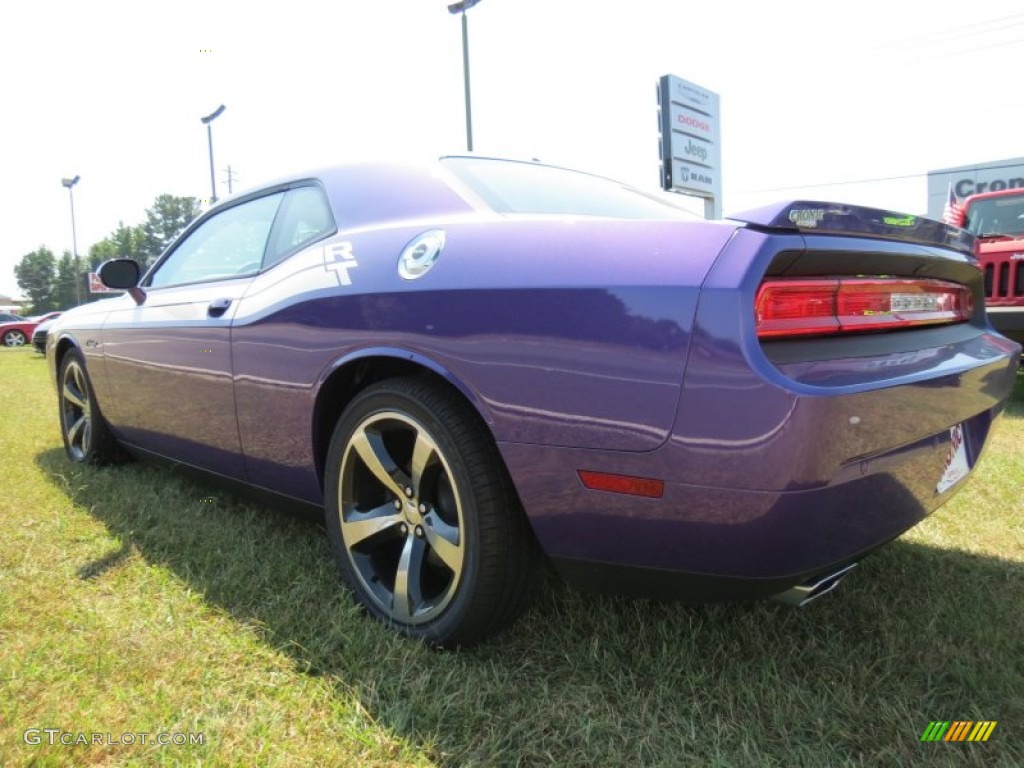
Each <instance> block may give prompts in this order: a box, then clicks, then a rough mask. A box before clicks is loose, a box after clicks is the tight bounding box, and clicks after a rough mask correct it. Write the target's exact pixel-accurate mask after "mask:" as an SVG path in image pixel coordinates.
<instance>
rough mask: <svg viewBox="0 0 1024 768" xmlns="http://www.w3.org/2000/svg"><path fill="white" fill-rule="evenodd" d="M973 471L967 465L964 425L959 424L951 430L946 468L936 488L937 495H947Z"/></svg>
mask: <svg viewBox="0 0 1024 768" xmlns="http://www.w3.org/2000/svg"><path fill="white" fill-rule="evenodd" d="M970 471H971V466H970V464H968V463H967V447H966V446H965V445H964V425H963V424H957V425H956V426H955V427H951V428H950V430H949V451H948V452H947V453H946V468H945V470H944V471H943V473H942V477H941V478H939V484H938V485H937V486H935V491H936V493H945V492H946V491H948V490H949V489H950V488H952V487H953V486H954V485H956V484H957V483H959V482H960V481H961V480H963V479H964V478H965V477H967V473H968V472H970Z"/></svg>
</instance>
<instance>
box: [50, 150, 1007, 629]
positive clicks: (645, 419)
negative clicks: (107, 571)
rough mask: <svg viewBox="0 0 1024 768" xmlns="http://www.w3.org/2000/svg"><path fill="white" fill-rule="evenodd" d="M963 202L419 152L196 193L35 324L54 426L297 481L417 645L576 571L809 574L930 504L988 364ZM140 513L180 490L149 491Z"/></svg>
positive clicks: (75, 455)
mask: <svg viewBox="0 0 1024 768" xmlns="http://www.w3.org/2000/svg"><path fill="white" fill-rule="evenodd" d="M973 249H974V238H973V237H972V236H971V235H970V234H969V233H967V232H964V231H963V230H961V229H959V228H956V227H949V226H947V225H945V224H942V223H940V222H935V221H930V220H928V219H922V218H917V217H913V216H905V215H899V214H892V213H890V212H888V211H881V210H875V209H870V208H863V207H856V206H846V205H840V204H835V203H821V202H808V201H791V202H787V203H781V204H778V205H775V206H769V207H766V208H762V209H759V210H756V211H751V212H747V213H744V214H738V215H737V216H735V217H733V218H732V220H727V221H717V222H708V221H703V220H698V219H695V218H694V217H692V216H690V215H689V214H686V213H684V212H682V211H680V210H679V209H678V208H676V207H674V206H672V205H670V204H668V203H666V202H663V201H661V200H659V199H656V198H653V197H651V196H649V195H647V194H644V193H641V192H639V191H637V190H634V189H631V188H629V187H626V186H624V185H621V184H618V183H616V182H612V181H609V180H607V179H602V178H599V177H595V176H591V175H588V174H584V173H578V172H575V171H570V170H566V169H562V168H555V167H551V166H544V165H540V164H537V163H519V162H512V161H502V160H493V159H485V158H477V157H447V158H442V159H441V160H440V161H438V162H435V163H432V164H428V165H426V166H417V165H404V164H392V163H363V164H358V165H353V166H346V167H340V168H333V169H327V170H323V171H317V172H313V173H310V174H305V175H298V176H295V177H293V178H289V179H286V180H283V181H281V182H279V183H276V184H272V185H268V186H265V187H262V188H260V189H258V190H255V191H253V192H250V193H248V194H245V195H242V196H238V197H235V198H233V199H229V200H225V201H221V202H220V203H219V204H217V205H215V206H214V207H213V208H211V209H210V210H209V211H208V212H206V213H205V214H204V215H202V216H201V217H199V218H198V219H197V220H196V221H195V222H193V223H192V224H191V225H190V226H189V228H188V229H187V230H186V231H185V232H184V233H183V234H182V235H181V236H180V237H179V238H178V239H177V240H176V241H175V242H174V243H173V244H172V245H171V246H170V247H169V248H168V249H167V250H166V252H165V253H164V254H163V255H162V256H161V257H160V259H159V260H158V261H157V262H156V263H155V264H154V265H153V266H152V267H151V268H150V269H149V270H148V271H147V272H146V273H145V274H144V275H143V274H142V270H141V268H140V267H139V265H138V264H136V263H135V262H133V261H129V260H115V261H111V262H107V263H106V264H104V265H103V266H102V267H101V269H100V275H101V278H102V279H103V281H104V282H105V284H106V285H107V286H108V287H110V288H115V289H119V290H126V291H128V293H127V294H125V295H123V296H120V297H117V298H113V299H108V300H104V301H101V302H96V303H93V304H89V305H86V306H83V307H79V308H77V309H74V310H71V311H69V312H67V313H66V314H65V315H64V316H62V317H61V318H60V319H58V320H57V321H56V322H55V323H54V324H53V325H52V326H51V328H50V330H49V333H48V335H47V339H46V346H47V357H48V361H49V365H50V368H51V370H52V375H53V379H54V381H55V382H56V386H57V392H58V416H59V419H60V426H61V432H62V435H63V439H64V444H65V448H66V450H67V453H68V456H69V457H70V458H71V459H72V460H73V461H78V462H103V461H108V460H110V459H112V458H114V457H115V456H116V455H117V453H118V451H119V450H121V449H127V450H128V451H129V452H131V453H132V454H134V455H137V456H148V457H153V458H157V459H160V460H164V461H171V462H175V463H178V464H185V465H189V466H191V467H193V468H197V469H200V470H202V471H204V472H206V473H209V474H212V475H216V476H218V477H219V478H221V479H222V480H224V479H227V480H230V481H233V482H236V483H238V484H240V485H243V486H250V487H257V488H260V489H262V490H263V491H265V492H270V493H272V494H276V495H277V496H278V497H280V498H283V499H288V500H291V501H293V502H296V501H297V502H301V503H304V504H307V505H311V506H312V507H314V508H316V509H322V510H323V511H324V513H325V516H326V517H325V520H326V524H327V528H328V532H329V536H330V540H331V544H332V547H333V551H334V555H335V558H336V560H337V564H338V567H339V570H340V574H341V577H342V580H343V581H344V583H345V584H347V585H348V586H349V587H350V588H351V590H352V591H353V593H354V595H355V597H356V599H357V600H358V601H359V602H360V603H361V604H362V605H363V606H364V607H365V608H366V610H367V611H368V612H369V613H371V614H372V615H374V616H376V617H378V618H380V619H381V620H383V621H385V622H386V623H388V624H389V625H390V626H392V627H394V628H396V629H397V630H399V631H401V632H403V633H406V634H408V635H410V636H413V637H417V638H420V639H422V640H424V641H426V642H428V643H431V644H435V645H441V646H457V645H466V644H469V643H472V642H475V641H477V640H479V639H481V638H483V637H486V636H488V635H490V634H492V633H494V632H496V631H497V630H499V629H500V628H501V627H503V626H505V625H506V624H508V623H509V622H510V621H511V620H512V619H513V618H514V616H515V615H516V613H517V612H518V610H519V608H520V606H521V605H522V604H523V601H524V598H525V596H526V594H527V585H528V583H529V581H530V574H531V572H532V571H533V566H534V563H535V555H536V554H537V553H538V552H540V553H542V554H543V555H544V556H546V557H547V558H548V559H549V560H550V561H551V562H552V563H553V564H554V565H555V566H556V567H557V568H558V570H559V571H560V572H561V573H562V574H563V575H564V576H565V577H566V578H567V579H568V580H570V581H571V582H573V583H575V584H579V585H582V586H586V587H591V588H597V589H603V590H610V591H615V592H622V593H627V594H639V595H654V596H661V597H676V598H681V599H685V600H689V601H706V600H722V599H738V598H749V597H758V596H778V597H780V598H782V599H785V600H787V601H790V602H796V603H799V602H803V601H806V600H808V599H812V598H814V597H816V596H817V595H819V594H822V593H824V592H826V591H828V590H829V589H831V587H833V586H834V585H835V584H836V583H837V582H838V580H839V579H840V578H842V577H843V576H844V575H845V574H846V573H848V572H849V570H850V568H851V567H852V566H853V565H854V564H856V563H857V562H858V561H859V560H860V559H862V558H863V557H864V556H865V555H867V554H868V553H870V552H871V551H872V550H874V549H876V548H878V547H880V546H881V545H883V544H885V543H886V542H888V541H890V540H892V539H893V538H895V537H897V536H899V535H900V534H902V533H903V532H904V531H906V530H907V529H909V528H910V527H912V526H914V525H915V524H917V523H918V522H920V521H921V520H922V519H923V518H924V517H926V516H927V515H928V514H929V513H930V512H932V511H933V510H934V509H936V508H937V507H939V506H940V505H942V504H943V503H945V502H946V501H947V500H948V499H949V498H950V497H951V496H952V495H953V494H954V493H955V492H956V491H957V489H958V488H959V487H960V486H961V485H962V483H963V481H964V479H965V478H966V477H967V475H968V474H969V473H970V472H971V470H972V468H973V467H974V466H975V464H976V462H977V461H978V459H979V457H980V456H981V454H982V452H983V450H984V448H985V445H986V443H987V441H988V438H989V433H990V429H991V427H992V424H993V422H994V421H995V420H996V418H997V417H998V416H999V415H1000V413H1001V412H1002V411H1003V409H1004V407H1005V406H1006V404H1007V401H1008V398H1009V397H1010V393H1011V389H1012V387H1013V383H1014V377H1015V372H1016V368H1017V364H1018V357H1019V352H1020V348H1019V346H1018V345H1016V344H1014V343H1012V342H1010V341H1008V340H1007V339H1005V338H1003V337H1002V336H1000V335H998V334H997V333H995V332H994V331H993V330H992V328H991V326H990V325H989V323H988V321H987V319H986V316H985V311H984V305H983V299H984V294H983V277H982V272H981V270H980V269H979V268H978V263H977V261H976V260H975V258H974V256H973ZM167 513H168V514H169V515H170V514H174V512H173V510H168V511H167Z"/></svg>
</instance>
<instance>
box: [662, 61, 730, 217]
mask: <svg viewBox="0 0 1024 768" xmlns="http://www.w3.org/2000/svg"><path fill="white" fill-rule="evenodd" d="M658 125H659V127H660V130H661V141H660V146H659V152H660V154H659V157H660V159H661V187H662V189H665V190H668V191H670V192H673V191H674V192H683V193H685V194H689V195H696V196H697V197H703V198H704V215H705V217H706V218H709V219H711V218H715V219H717V218H721V216H722V179H721V169H722V148H721V140H720V131H719V112H718V94H717V93H713V92H711V91H709V90H707V89H706V88H701V87H700V86H699V85H694V84H693V83H690V82H687V81H686V80H683V79H682V78H679V77H676V76H675V75H665V76H664V77H662V78H661V80H660V81H659V82H658Z"/></svg>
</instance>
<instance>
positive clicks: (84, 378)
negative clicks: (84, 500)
mask: <svg viewBox="0 0 1024 768" xmlns="http://www.w3.org/2000/svg"><path fill="white" fill-rule="evenodd" d="M57 410H58V413H59V414H60V434H61V437H62V438H63V439H64V450H65V451H66V452H67V454H68V458H69V459H71V460H72V461H74V462H78V463H80V464H107V463H110V462H112V461H115V460H117V459H119V458H121V456H122V455H123V454H122V453H121V450H120V447H119V446H118V444H117V441H116V440H115V439H114V436H113V435H112V434H111V433H110V428H109V427H108V426H107V422H106V420H105V419H104V418H103V414H102V413H101V412H100V408H99V405H97V403H96V395H95V394H94V393H93V389H92V382H90V381H89V374H88V373H86V370H85V361H84V359H83V358H82V353H81V352H79V351H78V350H77V349H72V350H69V351H68V352H67V354H65V355H64V357H63V358H61V361H60V372H59V374H58V376H57Z"/></svg>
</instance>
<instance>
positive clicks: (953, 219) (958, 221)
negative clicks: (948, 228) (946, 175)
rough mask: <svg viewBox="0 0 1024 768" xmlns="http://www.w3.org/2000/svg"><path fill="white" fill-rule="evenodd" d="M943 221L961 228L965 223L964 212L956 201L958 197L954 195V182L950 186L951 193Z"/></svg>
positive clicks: (943, 213) (947, 199) (944, 209)
mask: <svg viewBox="0 0 1024 768" xmlns="http://www.w3.org/2000/svg"><path fill="white" fill-rule="evenodd" d="M942 220H943V221H944V222H946V223H947V224H952V225H953V226H954V227H959V226H961V225H962V224H963V221H964V211H963V209H962V208H961V207H960V204H959V203H958V202H957V201H956V195H954V194H953V183H952V182H950V184H949V193H948V194H947V196H946V207H945V208H943V209H942Z"/></svg>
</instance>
